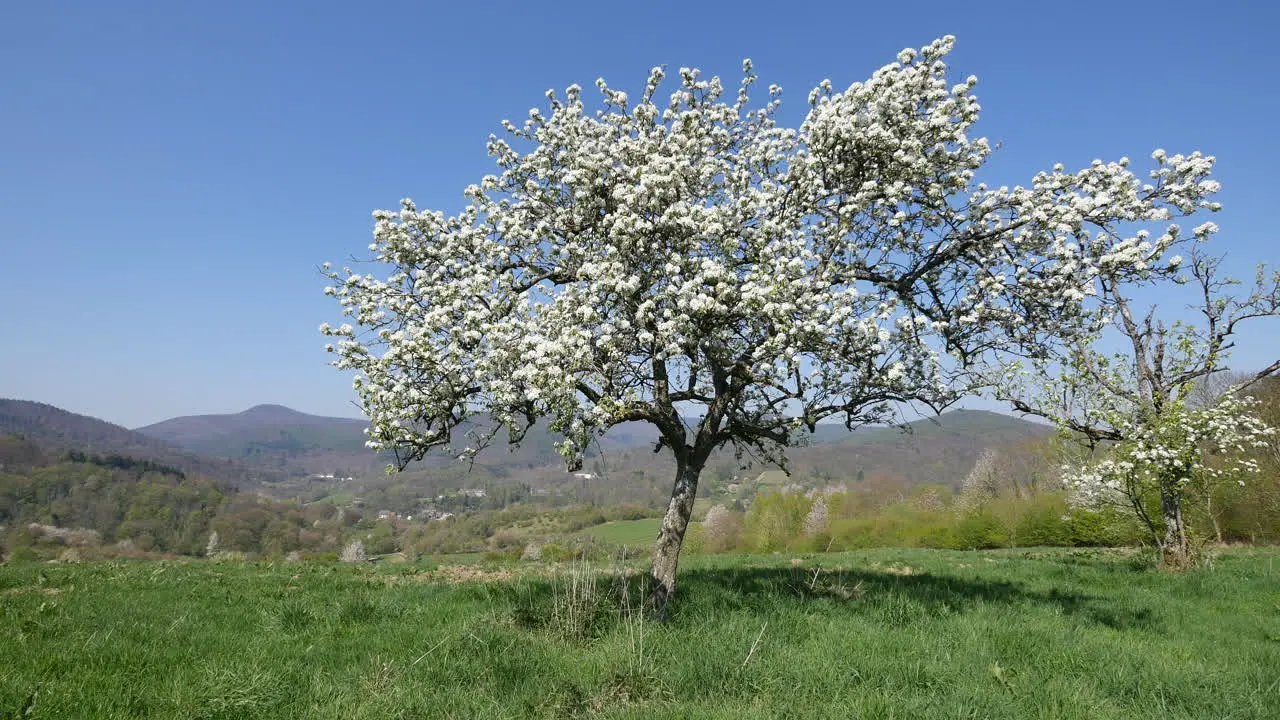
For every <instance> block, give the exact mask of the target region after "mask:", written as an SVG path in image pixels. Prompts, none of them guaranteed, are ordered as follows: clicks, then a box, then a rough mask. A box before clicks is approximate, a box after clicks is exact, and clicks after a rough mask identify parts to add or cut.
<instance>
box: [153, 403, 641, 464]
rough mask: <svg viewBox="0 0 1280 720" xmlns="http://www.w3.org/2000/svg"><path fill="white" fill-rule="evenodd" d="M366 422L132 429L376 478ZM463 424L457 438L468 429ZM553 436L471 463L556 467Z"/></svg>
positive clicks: (211, 419) (252, 459)
mask: <svg viewBox="0 0 1280 720" xmlns="http://www.w3.org/2000/svg"><path fill="white" fill-rule="evenodd" d="M365 427H366V421H364V420H359V419H354V418H339V417H324V416H320V415H309V414H307V413H303V412H299V411H297V410H294V409H292V408H287V407H283V406H280V405H258V406H255V407H252V408H249V409H248V410H245V411H243V412H239V413H232V414H223V415H190V416H185V417H177V418H172V419H169V420H164V421H162V422H158V423H155V424H153V425H147V426H145V427H140V428H137V430H136V432H138V433H141V434H143V435H146V436H148V437H151V438H154V439H157V440H162V441H164V442H166V443H170V444H173V445H177V446H179V447H182V448H183V449H185V450H188V451H191V452H195V453H200V454H202V455H209V456H213V457H219V458H231V459H234V460H238V461H241V462H244V463H248V464H251V465H253V466H255V467H260V468H269V469H273V470H277V471H288V472H292V473H294V474H306V473H334V474H338V475H357V476H358V475H363V474H371V473H378V472H380V471H381V470H382V468H384V467H385V466H386V465H387V464H388V463H390V462H391V461H392V456H391V455H390V454H389V453H375V452H373V451H370V450H369V449H368V448H366V447H365V444H364V443H365V435H364V429H365ZM474 427H475V425H467V426H464V427H463V428H460V430H459V433H458V434H459V436H461V435H462V434H463V433H465V432H467V431H468V430H470V429H473V428H474ZM656 437H657V434H656V432H655V431H651V429H650V428H649V426H647V425H645V424H643V423H625V424H623V425H620V426H618V427H615V428H613V429H612V430H611V431H610V433H609V434H608V435H607V436H606V437H604V438H601V441H600V447H601V448H603V449H605V450H606V451H607V450H618V449H622V448H631V447H637V446H639V445H644V444H649V443H652V442H653V441H654V439H656ZM557 440H558V437H557V436H555V435H552V434H550V433H548V432H547V431H546V430H545V429H544V428H541V427H535V428H533V429H532V430H530V431H529V434H528V435H527V436H526V437H525V440H524V442H523V443H521V445H520V447H519V448H511V447H509V446H508V445H507V443H506V442H505V440H504V438H503V437H501V436H500V437H499V438H497V441H496V442H495V445H494V447H491V448H488V449H487V450H486V451H485V452H484V453H481V455H480V456H479V457H478V458H477V460H476V467H478V468H482V469H484V470H488V471H491V472H493V473H495V474H497V475H505V474H508V473H510V472H513V471H518V470H528V469H530V468H538V467H543V466H546V465H552V464H556V463H558V462H559V458H560V456H559V455H558V454H557V453H556V450H555V446H554V444H555V442H556V441H557ZM448 464H456V463H455V461H454V460H453V459H452V458H450V457H445V456H443V454H440V455H438V456H431V457H428V458H427V459H426V460H425V461H423V462H421V463H417V464H415V465H414V466H413V468H412V469H417V470H421V469H430V468H438V467H440V466H442V465H448Z"/></svg>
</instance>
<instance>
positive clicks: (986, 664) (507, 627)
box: [0, 549, 1280, 720]
mask: <svg viewBox="0 0 1280 720" xmlns="http://www.w3.org/2000/svg"><path fill="white" fill-rule="evenodd" d="M1277 559H1280V550H1276V549H1236V550H1225V551H1221V553H1220V554H1219V555H1218V556H1217V557H1216V558H1215V560H1214V562H1213V563H1212V566H1211V567H1207V568H1203V569H1198V570H1194V571H1190V572H1187V573H1183V574H1178V575H1174V574H1167V573H1161V572H1158V571H1155V570H1153V569H1152V568H1151V565H1150V560H1149V558H1147V557H1146V556H1145V555H1142V554H1138V553H1134V552H1128V551H1116V550H1030V551H1027V550H1017V551H1014V550H994V551H982V552H960V551H945V550H918V549H917V550H870V551H860V552H851V553H833V554H827V555H789V554H783V555H776V554H775V555H760V556H692V557H689V558H686V559H685V561H684V563H683V566H682V570H681V572H682V575H681V581H680V582H681V585H680V587H679V592H680V598H679V602H678V605H677V606H676V608H675V611H674V613H673V615H672V617H671V619H670V620H669V622H667V623H665V624H657V623H653V622H650V621H645V620H642V619H641V617H640V613H638V612H635V610H636V608H637V607H638V606H639V605H640V601H641V592H642V589H643V583H642V582H641V580H642V574H641V573H640V572H639V569H640V567H641V566H640V565H639V564H626V563H598V564H593V565H588V564H586V563H583V562H570V563H561V564H557V565H542V564H536V563H505V564H484V563H478V564H472V565H461V564H452V565H439V564H435V563H425V562H424V563H413V564H401V565H390V564H380V565H367V566H352V565H337V564H327V563H298V564H273V563H251V562H231V561H225V562H218V561H169V562H126V561H116V562H97V563H86V564H48V563H11V564H9V565H5V566H2V567H0V717H30V718H150V717H156V718H247V717H252V718H277V717H278V718H285V717H290V718H296V717H315V718H396V717H403V718H412V717H445V718H448V717H453V718H507V717H510V718H516V717H612V718H642V717H643V718H651V717H706V718H740V717H759V718H764V717H769V718H775V717H795V718H815V717H819V718H820V717H830V718H912V719H913V720H921V719H923V718H1162V719H1165V720H1167V719H1169V718H1276V717H1280V568H1277V567H1276V565H1278V564H1280V563H1277V562H1276V561H1277Z"/></svg>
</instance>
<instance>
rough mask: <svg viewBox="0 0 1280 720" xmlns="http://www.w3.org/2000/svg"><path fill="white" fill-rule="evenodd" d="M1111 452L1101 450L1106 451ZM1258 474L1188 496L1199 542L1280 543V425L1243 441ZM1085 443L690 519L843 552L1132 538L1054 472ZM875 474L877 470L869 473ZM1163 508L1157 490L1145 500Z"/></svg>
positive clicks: (748, 536) (1135, 539)
mask: <svg viewBox="0 0 1280 720" xmlns="http://www.w3.org/2000/svg"><path fill="white" fill-rule="evenodd" d="M1265 390H1266V391H1267V392H1268V395H1267V396H1266V398H1265V399H1266V401H1267V402H1266V404H1265V406H1264V408H1263V412H1264V415H1265V416H1266V420H1267V422H1268V423H1269V424H1271V425H1272V426H1273V427H1280V401H1278V398H1280V386H1277V385H1270V386H1268V387H1267V388H1265ZM1099 452H1105V449H1101V450H1099ZM1247 452H1248V454H1249V456H1250V457H1251V459H1252V460H1253V461H1254V462H1255V463H1256V464H1257V468H1258V472H1257V473H1252V474H1250V475H1248V476H1245V477H1240V478H1239V479H1238V482H1225V483H1223V482H1218V483H1212V484H1206V485H1204V486H1203V487H1201V486H1199V485H1196V484H1193V485H1192V489H1193V490H1194V492H1195V493H1196V496H1195V497H1194V498H1193V501H1190V502H1187V503H1186V504H1185V506H1184V513H1185V514H1186V516H1187V519H1188V521H1189V522H1188V525H1189V527H1190V528H1192V529H1193V530H1194V531H1195V535H1194V537H1193V538H1192V542H1193V543H1195V544H1197V545H1201V546H1203V545H1205V544H1210V543H1218V544H1221V543H1249V544H1276V543H1280V435H1278V436H1273V437H1272V439H1271V441H1270V443H1269V444H1268V446H1267V447H1262V448H1255V449H1251V450H1248V451H1247ZM1082 453H1083V451H1082V450H1081V449H1080V448H1079V447H1078V446H1074V445H1072V444H1071V443H1068V442H1064V441H1062V440H1060V439H1055V438H1050V439H1044V440H1031V441H1026V442H1022V443H1015V444H1009V445H1005V446H1002V447H1001V448H999V449H989V450H987V451H985V452H983V453H982V455H981V456H980V457H979V459H978V462H977V463H976V464H975V466H974V468H973V469H972V470H971V471H970V472H969V474H968V476H967V477H966V478H965V479H964V482H963V483H962V485H961V487H960V488H959V489H958V490H953V489H951V488H950V487H947V486H943V485H918V486H915V487H912V488H909V489H908V488H905V487H902V486H898V487H897V488H895V487H894V485H893V484H892V483H886V482H883V481H879V482H876V483H872V482H865V483H854V484H852V485H844V486H830V487H827V488H824V489H821V490H816V489H815V490H809V491H805V490H804V489H802V488H800V487H798V486H792V487H791V488H785V489H776V490H767V491H764V492H761V493H758V494H756V495H755V497H754V498H753V499H751V500H750V501H749V502H742V501H738V500H730V501H727V502H725V501H722V502H721V503H720V504H718V505H715V506H714V507H712V508H711V509H710V510H708V511H707V512H706V513H705V516H704V517H703V519H702V522H701V523H697V524H695V525H693V526H691V528H690V534H689V537H688V539H687V540H688V543H689V548H690V549H691V550H692V551H694V552H709V553H716V552H748V553H765V552H778V551H817V552H821V551H841V550H854V549H859V548H870V547H930V548H950V549H958V550H971V549H984V548H1003V547H1031V546H1135V545H1141V544H1144V543H1147V542H1149V537H1150V536H1149V534H1148V532H1147V528H1145V527H1144V526H1142V525H1141V524H1140V523H1139V521H1138V520H1137V519H1136V518H1135V517H1134V515H1133V513H1132V512H1129V511H1128V509H1127V508H1124V507H1119V506H1115V507H1102V508H1098V509H1083V508H1080V507H1076V506H1074V505H1073V504H1072V503H1071V501H1070V493H1069V492H1068V489H1067V488H1066V487H1064V486H1063V484H1062V482H1061V479H1060V478H1059V473H1060V469H1061V468H1062V467H1063V466H1064V464H1071V463H1074V462H1079V461H1080V460H1081V459H1082ZM869 480H870V479H869ZM1144 501H1145V502H1146V503H1147V505H1148V506H1149V507H1148V514H1149V515H1152V516H1155V517H1159V512H1158V509H1159V502H1160V498H1159V497H1157V496H1152V497H1148V498H1144Z"/></svg>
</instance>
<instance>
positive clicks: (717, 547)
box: [688, 485, 1143, 553]
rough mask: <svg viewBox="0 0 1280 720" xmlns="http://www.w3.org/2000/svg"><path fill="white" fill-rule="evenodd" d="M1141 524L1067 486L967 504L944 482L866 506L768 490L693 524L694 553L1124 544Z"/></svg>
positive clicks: (850, 497) (853, 496)
mask: <svg viewBox="0 0 1280 720" xmlns="http://www.w3.org/2000/svg"><path fill="white" fill-rule="evenodd" d="M1142 537H1143V536H1142V532H1141V528H1139V527H1138V526H1137V525H1136V523H1134V522H1133V521H1131V520H1129V519H1128V518H1127V517H1125V516H1123V515H1122V514H1120V513H1118V512H1116V511H1114V510H1104V511H1089V510H1083V509H1080V508H1073V507H1071V506H1070V505H1069V503H1068V502H1067V497H1066V493H1064V492H1042V493H1037V494H1036V495H1034V496H1031V497H1021V498H1020V497H1016V496H1002V497H998V498H991V499H989V500H987V501H985V502H984V503H982V504H981V505H978V506H965V505H964V504H963V503H961V502H960V501H959V499H958V498H956V497H955V496H954V495H953V494H952V492H951V490H950V489H949V488H946V487H942V486H933V485H931V486H920V487H917V488H916V489H915V490H914V491H913V492H912V493H911V494H910V497H909V498H908V499H906V500H903V501H900V502H895V503H891V504H889V505H885V506H880V507H874V506H868V504H867V503H866V502H864V498H862V497H860V496H859V495H858V493H857V492H850V491H836V492H827V493H817V492H815V493H809V494H805V493H802V492H797V491H790V492H788V491H770V492H767V493H765V494H763V495H760V496H758V497H757V498H756V499H755V501H754V502H753V503H752V504H751V506H750V507H749V508H747V509H745V510H742V509H737V508H734V507H732V506H727V505H717V506H714V507H712V508H711V509H710V510H709V511H708V512H707V514H706V516H705V517H704V519H703V521H702V522H701V523H698V524H695V525H693V526H692V527H691V529H690V531H689V538H688V544H689V545H688V547H689V549H690V551H692V552H706V553H726V552H745V553H768V552H778V551H792V552H827V551H830V552H837V551H843V550H857V549H863V548H875V547H926V548H946V549H954V550H980V549H988V548H1000V547H1032V546H1067V547H1070V546H1121V545H1135V544H1138V543H1140V542H1141V540H1142Z"/></svg>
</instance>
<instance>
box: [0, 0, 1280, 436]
mask: <svg viewBox="0 0 1280 720" xmlns="http://www.w3.org/2000/svg"><path fill="white" fill-rule="evenodd" d="M1042 5H1043V9H1042V7H1041V6H1042ZM1278 28H1280V11H1278V10H1277V9H1275V5H1274V4H1273V3H1267V2H1230V1H1227V2H1214V3H1204V2H1194V3H1191V2H1185V3H1184V2H1158V3H1150V4H1143V3H1135V2H1117V1H1116V0H1110V1H1109V2H1101V3H1085V2H1058V3H1052V4H1049V3H1043V4H1042V3H1036V2H1016V3H1008V4H1000V3H958V2H942V3H937V4H933V5H930V4H929V3H925V2H915V3H885V2H880V3H857V2H829V3H818V4H806V3H803V2H794V1H793V2H767V3H766V2H761V3H753V2H745V1H742V0H739V1H738V2H728V3H708V2H679V3H662V2H654V1H650V2H643V3H610V2H599V1H596V2H589V3H582V4H578V5H571V4H570V3H556V2H522V3H511V4H505V3H499V2H485V3H433V2H415V3H398V4H397V3H377V2H340V3H339V2H334V3H321V2H306V3H285V2H227V1H223V2H212V3H189V2H173V3H164V2H147V3H135V2H112V3H107V2H97V1H95V2H83V3H65V2H53V1H47V2H7V3H3V4H0V397H17V398H22V399H30V400H39V401H42V402H48V403H52V404H54V405H58V406H60V407H64V408H67V409H69V410H73V411H75V412H80V413H85V414H89V415H94V416H97V417H101V418H104V419H107V420H110V421H113V422H117V423H121V424H124V425H127V426H130V427H134V426H139V425H143V424H147V423H151V422H155V421H158V420H162V419H164V418H167V417H171V416H174V415H184V414H193V413H209V412H235V411H239V410H243V409H245V408H247V407H249V406H251V405H254V404H258V403H267V402H271V403H281V404H285V405H289V406H291V407H294V408H297V409H299V410H303V411H307V412H314V413H320V414H332V415H348V416H352V415H357V414H358V411H357V410H356V409H355V408H354V407H353V406H352V404H351V402H352V400H353V399H354V395H353V393H352V392H351V390H350V385H349V382H348V379H347V378H346V377H344V376H341V375H339V374H338V373H337V372H335V371H334V370H333V369H332V368H329V367H328V366H327V365H326V362H327V360H328V356H327V355H326V354H325V353H324V352H323V349H322V348H323V345H324V338H322V337H321V336H320V335H319V334H318V332H317V330H316V328H317V326H318V325H319V323H321V322H323V321H335V320H337V319H338V313H337V305H336V303H334V302H333V301H332V300H331V299H330V298H326V297H324V296H323V295H322V294H321V290H322V288H323V286H324V285H325V281H324V279H323V278H322V277H321V276H320V275H319V274H318V272H317V269H316V268H317V265H318V264H319V263H321V262H323V261H325V260H332V261H335V262H336V263H339V264H340V263H342V262H343V261H344V260H346V259H347V258H348V257H350V256H352V255H361V254H362V253H364V252H365V248H366V246H367V244H368V239H369V232H370V229H371V222H370V219H369V213H370V212H371V211H372V210H373V209H375V208H386V207H394V206H395V205H396V203H397V201H398V200H399V199H400V198H401V197H405V196H409V197H413V198H414V199H415V200H416V201H417V202H418V204H419V206H421V207H431V208H439V209H442V210H446V211H450V212H452V211H456V210H457V209H458V208H459V206H460V205H461V195H460V193H461V190H462V188H464V187H465V186H466V185H468V184H469V183H471V182H475V181H477V180H478V178H479V177H480V176H481V175H483V174H484V173H486V172H489V171H490V169H491V167H492V165H491V161H490V160H489V158H488V157H487V156H486V155H485V152H484V140H485V138H486V136H487V135H488V134H489V133H490V132H493V131H497V130H498V122H499V121H500V120H501V119H502V118H512V119H519V118H521V117H523V116H524V115H525V113H526V111H527V109H528V108H529V107H531V106H534V105H538V104H540V103H541V101H542V92H543V91H544V90H546V89H547V88H550V87H555V88H563V87H565V86H567V85H569V84H571V83H575V82H576V83H579V84H581V85H583V86H584V87H590V86H591V83H592V82H593V81H594V80H595V78H596V77H598V76H604V77H606V78H608V79H609V81H610V84H611V85H613V86H614V87H617V88H619V89H625V90H636V89H638V88H639V87H640V86H642V84H643V82H644V78H645V76H646V73H647V71H648V69H649V68H650V67H651V66H653V65H661V64H665V65H668V66H670V67H672V68H678V67H680V66H692V67H700V68H702V69H703V70H704V71H705V72H707V73H717V74H720V75H722V76H725V77H726V78H727V79H732V80H733V81H735V82H736V79H737V77H738V75H739V69H740V64H741V61H742V59H743V58H745V57H750V58H752V59H753V60H754V62H755V67H756V70H757V72H758V73H759V74H760V77H761V82H762V83H763V84H764V85H768V84H770V83H776V84H779V85H781V86H783V88H784V89H785V90H786V93H785V95H784V97H785V98H786V99H787V104H786V105H785V106H784V108H786V109H787V110H786V111H785V112H786V113H790V114H789V115H787V114H785V113H784V118H793V119H794V118H797V117H799V115H800V114H801V113H802V112H803V110H804V108H805V97H806V96H807V94H808V91H809V89H810V88H811V87H812V86H813V85H815V84H816V83H817V82H819V81H821V80H822V79H823V78H830V79H831V80H832V81H833V82H834V83H835V84H836V85H837V86H839V87H843V86H846V85H848V84H849V83H850V82H853V81H855V80H861V79H864V78H865V77H867V76H868V75H870V74H871V73H872V72H873V71H874V70H875V69H876V68H878V67H880V66H881V65H884V64H886V63H889V62H892V61H893V59H894V56H895V54H896V53H897V51H898V50H900V49H901V48H903V47H907V46H910V47H919V46H921V45H924V44H927V43H928V42H929V41H931V40H932V39H934V38H935V37H939V36H941V35H946V34H953V35H956V36H957V38H958V47H957V49H956V51H955V53H954V54H953V56H952V60H951V64H952V67H953V68H954V69H955V72H956V77H957V79H960V78H963V77H965V76H967V75H969V74H974V75H977V76H978V78H979V79H980V82H979V85H978V91H977V94H978V97H979V99H980V100H981V102H982V105H983V108H984V113H983V120H982V122H981V123H980V125H979V128H978V129H979V131H980V132H981V133H982V134H985V135H986V136H988V137H990V138H992V139H993V140H996V141H999V142H1000V143H1002V149H1001V150H1000V152H999V153H998V154H997V156H996V158H995V159H994V160H993V162H992V164H991V166H990V169H991V171H990V173H989V178H990V179H992V180H997V181H999V182H1002V183H1008V184H1016V183H1020V182H1025V181H1027V180H1028V179H1029V178H1030V177H1031V175H1032V174H1033V173H1034V172H1035V171H1037V170H1040V169H1047V168H1048V167H1050V166H1051V165H1052V164H1053V163H1054V162H1063V163H1065V164H1067V165H1068V167H1079V166H1082V165H1085V164H1087V163H1088V162H1089V161H1090V160H1092V159H1093V158H1095V157H1100V158H1103V159H1107V160H1112V159H1117V158H1119V157H1120V156H1123V155H1128V156H1130V157H1132V158H1134V159H1135V160H1137V159H1146V158H1147V157H1148V155H1149V154H1150V152H1151V151H1152V150H1153V149H1155V148H1156V147H1163V148H1166V149H1168V150H1169V151H1170V152H1189V151H1191V150H1194V149H1200V150H1203V151H1205V152H1208V153H1211V154H1214V155H1217V157H1218V159H1219V165H1218V169H1219V173H1218V177H1219V179H1220V180H1221V181H1222V182H1223V185H1224V190H1223V192H1222V194H1221V196H1220V199H1221V200H1222V202H1223V203H1224V204H1225V206H1226V209H1225V211H1224V212H1223V213H1221V214H1220V215H1219V216H1218V217H1216V218H1215V220H1216V221H1217V222H1218V223H1219V225H1221V226H1222V230H1223V232H1222V234H1221V235H1220V236H1219V245H1220V246H1222V247H1227V248H1229V252H1230V257H1231V262H1232V267H1233V268H1234V269H1236V270H1237V272H1241V273H1246V274H1248V275H1249V276H1251V273H1248V267H1249V266H1250V265H1252V264H1253V263H1255V262H1258V261H1262V260H1267V261H1274V260H1278V259H1280V257H1278V256H1280V253H1277V252H1276V250H1275V249H1274V248H1276V247H1277V246H1276V235H1275V231H1274V229H1273V228H1274V227H1275V222H1274V215H1273V214H1272V211H1273V210H1274V209H1275V207H1276V204H1277V199H1276V191H1277V183H1276V168H1278V167H1280V142H1278V141H1277V135H1276V127H1277V118H1280V49H1278V48H1280V42H1278V40H1280V38H1277V29H1278ZM1163 301H1164V302H1165V303H1166V304H1172V305H1180V304H1181V303H1180V302H1178V301H1177V298H1176V297H1172V296H1171V297H1169V298H1164V299H1163ZM1270 330H1271V332H1270V333H1269V334H1261V333H1258V334H1254V335H1252V336H1250V337H1246V338H1244V339H1243V341H1242V342H1241V344H1240V349H1239V350H1238V351H1237V354H1236V364H1237V365H1239V366H1242V367H1249V366H1256V365H1260V364H1262V363H1263V362H1264V361H1269V360H1271V359H1272V357H1271V355H1272V354H1273V353H1275V351H1276V349H1277V348H1278V347H1280V342H1277V341H1276V340H1275V339H1274V338H1275V336H1276V333H1275V331H1276V330H1277V328H1276V327H1275V326H1274V325H1272V326H1271V328H1270Z"/></svg>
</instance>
